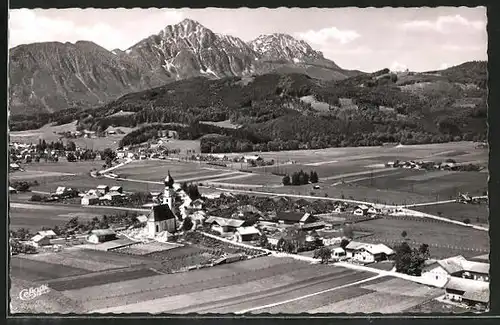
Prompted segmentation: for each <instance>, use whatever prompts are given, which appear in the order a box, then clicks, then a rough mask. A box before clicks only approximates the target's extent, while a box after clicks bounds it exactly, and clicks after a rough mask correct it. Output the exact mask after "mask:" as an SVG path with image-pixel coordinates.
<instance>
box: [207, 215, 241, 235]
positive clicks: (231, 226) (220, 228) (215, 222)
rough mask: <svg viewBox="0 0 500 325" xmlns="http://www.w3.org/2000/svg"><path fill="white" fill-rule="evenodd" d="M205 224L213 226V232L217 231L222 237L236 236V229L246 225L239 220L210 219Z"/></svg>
mask: <svg viewBox="0 0 500 325" xmlns="http://www.w3.org/2000/svg"><path fill="white" fill-rule="evenodd" d="M205 223H206V224H208V225H211V228H212V230H213V231H216V232H218V233H219V234H221V235H229V234H234V233H235V232H236V229H238V228H239V227H241V226H242V225H243V224H244V223H245V221H244V220H238V219H226V218H219V217H209V218H208V219H207V220H206V221H205Z"/></svg>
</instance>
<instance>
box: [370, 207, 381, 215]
mask: <svg viewBox="0 0 500 325" xmlns="http://www.w3.org/2000/svg"><path fill="white" fill-rule="evenodd" d="M378 213H380V209H377V208H375V207H370V208H369V209H368V214H378Z"/></svg>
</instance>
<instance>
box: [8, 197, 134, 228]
mask: <svg viewBox="0 0 500 325" xmlns="http://www.w3.org/2000/svg"><path fill="white" fill-rule="evenodd" d="M115 213H119V214H123V213H125V211H124V210H121V209H113V208H102V207H95V206H91V207H81V206H78V205H63V204H36V203H19V202H10V211H9V228H10V229H19V228H27V229H29V230H31V231H35V232H36V231H38V230H41V228H42V227H54V226H59V227H61V226H64V225H65V224H66V222H68V221H69V220H70V219H71V218H74V217H78V219H79V220H81V221H86V220H89V221H90V220H91V219H92V218H94V217H100V216H102V215H103V214H115Z"/></svg>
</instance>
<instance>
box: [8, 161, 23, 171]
mask: <svg viewBox="0 0 500 325" xmlns="http://www.w3.org/2000/svg"><path fill="white" fill-rule="evenodd" d="M19 169H21V166H19V165H18V164H16V163H11V164H10V165H9V170H10V171H17V170H19Z"/></svg>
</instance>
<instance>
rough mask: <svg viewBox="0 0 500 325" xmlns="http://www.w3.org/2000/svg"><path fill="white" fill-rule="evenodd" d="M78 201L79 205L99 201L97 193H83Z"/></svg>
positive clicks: (93, 203)
mask: <svg viewBox="0 0 500 325" xmlns="http://www.w3.org/2000/svg"><path fill="white" fill-rule="evenodd" d="M80 203H81V205H95V204H98V203H99V197H98V196H97V195H85V196H83V197H82V200H81V202H80Z"/></svg>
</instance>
